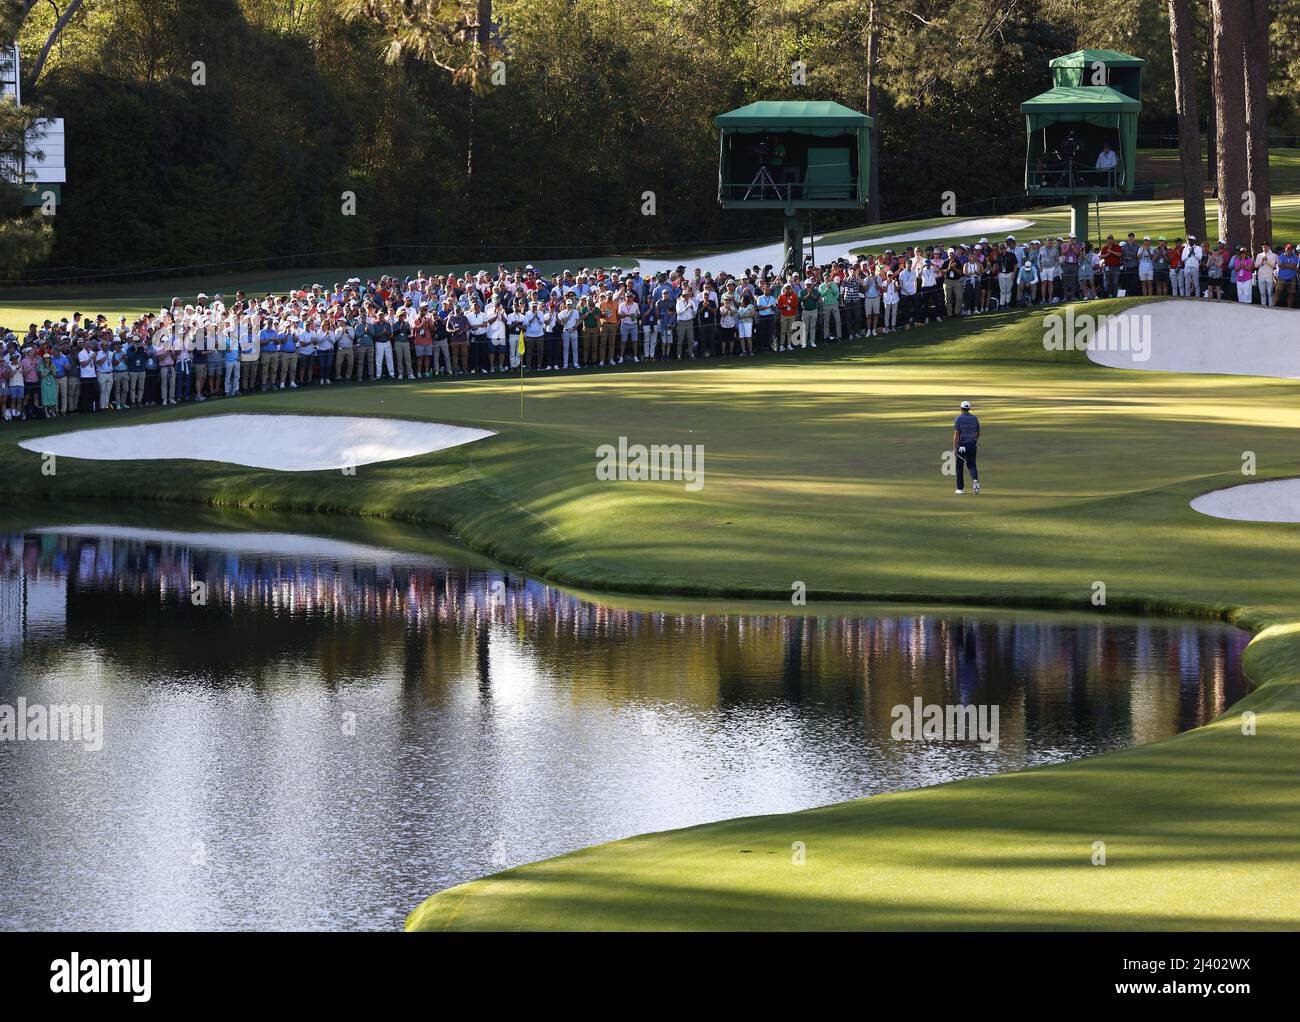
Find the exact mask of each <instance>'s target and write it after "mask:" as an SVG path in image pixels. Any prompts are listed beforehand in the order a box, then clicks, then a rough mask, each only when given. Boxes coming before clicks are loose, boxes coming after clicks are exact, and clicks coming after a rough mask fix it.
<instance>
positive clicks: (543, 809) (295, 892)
mask: <svg viewBox="0 0 1300 1022" xmlns="http://www.w3.org/2000/svg"><path fill="white" fill-rule="evenodd" d="M200 519H201V520H200ZM46 521H47V522H48V521H50V519H49V518H46ZM63 521H64V522H66V524H47V525H46V526H45V527H43V528H40V529H32V528H18V527H10V528H8V531H4V532H3V533H0V712H3V707H8V708H9V712H10V715H11V716H10V721H11V724H13V723H14V722H17V724H18V729H19V730H21V725H22V723H23V721H24V720H26V721H27V725H28V731H27V733H26V736H25V739H26V740H16V736H15V735H14V734H10V735H9V736H8V737H9V738H10V739H13V740H5V741H0V782H2V784H0V872H2V873H3V875H4V876H5V877H6V880H7V882H6V883H5V884H3V885H0V927H3V928H4V929H6V930H11V929H64V928H77V929H82V928H84V929H381V930H384V929H388V930H391V929H395V928H398V927H400V926H401V924H402V921H403V918H404V916H405V914H406V913H407V912H409V911H410V910H411V909H412V908H414V907H415V906H416V905H417V904H418V903H419V902H420V901H421V900H423V899H424V898H425V897H426V896H428V895H429V894H431V893H432V892H434V891H436V890H438V889H441V888H444V887H447V886H450V885H452V884H456V883H459V882H462V881H465V880H470V879H473V878H475V877H479V876H482V875H484V874H487V873H492V872H496V871H498V870H500V869H503V868H505V867H507V866H510V865H514V864H517V863H522V862H528V861H532V860H536V859H540V858H544V857H548V856H552V855H557V854H560V853H562V852H566V851H569V850H572V849H575V848H579V847H582V846H585V845H590V844H594V843H598V842H602V841H608V840H612V839H615V838H619V837H625V836H629V835H632V834H639V833H644V832H647V831H655V830H665V829H669V828H675V827H683V826H688V825H691V824H697V823H702V822H706V821H711V820H719V819H724V818H728V817H735V816H742V815H755V814H764V813H780V812H788V811H791V810H797V809H803V808H808V807H812V806H817V805H823V804H826V803H829V802H836V801H842V800H845V799H852V798H858V797H862V796H867V795H873V794H877V793H879V792H885V791H894V790H898V789H902V788H910V787H916V786H920V785H928V784H935V783H939V782H942V781H948V780H953V779H956V778H963V777H971V776H977V775H982V774H991V773H996V772H1002V771H1007V770H1014V769H1017V768H1020V767H1025V766H1030V765H1034V764H1040V763H1050V762H1059V761H1064V760H1069V759H1073V758H1077V757H1081V756H1090V755H1094V754H1097V753H1101V752H1105V751H1108V750H1111V749H1118V748H1122V747H1124V746H1128V745H1132V744H1135V743H1141V742H1150V741H1154V740H1157V739H1160V738H1164V737H1167V736H1169V735H1172V734H1174V733H1176V732H1178V731H1181V730H1184V729H1187V728H1190V727H1195V726H1197V725H1199V724H1202V723H1204V722H1206V721H1208V720H1210V719H1212V718H1213V717H1215V716H1216V715H1218V714H1219V713H1220V712H1222V711H1223V710H1224V709H1226V708H1227V707H1228V706H1229V705H1231V704H1232V703H1233V702H1234V701H1235V700H1236V699H1238V698H1239V697H1240V696H1242V695H1243V694H1244V693H1245V691H1246V684H1245V682H1244V681H1243V678H1242V673H1241V653H1242V650H1243V648H1244V647H1245V644H1246V642H1247V641H1248V638H1249V637H1248V636H1247V635H1246V634H1245V633H1243V632H1241V631H1238V630H1236V629H1232V628H1229V627H1226V626H1222V625H1217V624H1208V623H1188V622H1180V621H1163V620H1153V619H1147V620H1142V619H1134V618H1124V617H1119V616H1115V615H1112V614H1109V613H1107V612H1105V611H1104V610H1099V611H1098V612H1097V613H1095V614H1092V615H1074V616H1063V615H1047V614H1035V613H1028V612H1024V613H1022V612H1011V611H998V612H972V611H964V610H951V609H941V608H929V609H927V608H897V607H871V606H866V607H857V608H852V607H849V608H846V607H835V608H831V609H826V608H821V607H819V606H817V605H810V606H808V607H791V606H788V605H778V604H760V603H737V604H734V605H731V606H723V607H715V606H708V607H700V606H696V605H691V604H688V603H686V602H684V601H680V602H679V601H659V602H657V603H654V602H637V601H624V600H622V599H621V598H620V599H619V600H615V601H611V602H609V603H605V602H601V601H597V600H593V599H589V598H585V597H583V596H579V595H574V594H570V593H566V592H564V591H562V590H558V589H555V588H552V587H549V586H547V585H545V584H542V583H540V582H538V581H536V580H533V579H530V578H529V577H527V576H525V575H522V574H519V573H518V572H515V571H511V570H509V569H504V568H502V567H500V566H497V565H494V564H493V563H492V562H489V561H486V560H484V559H482V558H479V557H477V556H475V555H473V554H470V553H468V552H466V551H463V550H460V549H458V548H457V547H456V546H455V545H454V544H452V543H451V542H443V541H434V540H431V539H429V538H428V536H427V533H420V534H419V536H420V537H422V538H421V539H419V540H418V541H417V540H416V539H414V538H412V537H413V536H415V535H416V534H415V533H413V532H412V533H411V534H410V535H407V534H406V533H403V531H402V530H401V529H400V528H399V527H397V526H392V525H384V526H380V525H374V526H373V527H367V525H366V524H365V523H360V524H355V523H354V524H351V525H348V526H347V527H346V528H347V530H348V531H346V533H340V531H339V530H338V528H335V527H327V526H326V525H324V524H323V523H322V522H321V520H320V519H317V518H307V519H305V520H302V519H292V518H291V519H276V520H275V521H274V522H273V523H272V524H271V525H269V526H268V524H267V522H266V521H265V520H262V519H259V520H257V521H253V522H250V521H247V520H245V519H244V518H241V517H237V516H231V517H229V518H223V517H220V516H217V515H214V514H211V513H206V514H205V515H203V516H199V515H194V516H190V517H189V518H186V519H185V521H186V523H187V525H188V529H187V530H182V529H179V528H176V527H172V525H171V524H169V525H167V526H164V525H163V524H161V523H162V522H163V521H164V519H163V518H162V517H161V516H152V517H151V518H148V519H142V518H140V517H137V518H136V519H135V520H134V521H133V522H132V523H130V524H122V523H121V522H120V520H119V521H115V522H114V523H113V524H105V523H108V522H109V521H110V516H109V515H107V514H101V515H100V517H98V518H93V519H92V518H83V519H82V520H81V523H80V524H79V523H78V522H77V520H76V518H75V516H73V517H69V516H68V515H67V514H65V515H64V516H63ZM88 521H89V522H94V524H84V523H85V522H88ZM172 521H173V520H170V519H169V520H168V522H169V523H171V522H172ZM196 529H198V530H199V531H195V530H196ZM331 529H334V531H331ZM376 537H378V538H379V539H380V540H382V542H376V541H375V538H376ZM390 541H400V542H399V543H396V545H394V544H393V543H390ZM60 706H73V707H80V708H84V710H85V712H86V716H85V718H84V722H85V725H86V730H85V733H83V734H81V735H80V738H81V740H79V741H78V740H72V739H73V738H74V737H75V736H73V735H72V734H70V733H69V732H68V730H67V718H66V717H65V718H64V720H63V724H64V731H63V733H62V734H56V733H55V732H56V730H57V728H55V727H54V726H53V721H54V719H55V717H54V714H55V712H56V711H55V710H54V708H55V707H60ZM954 706H972V707H978V708H980V711H979V712H980V718H979V719H980V720H981V721H983V722H984V723H986V724H989V723H992V724H995V725H996V730H995V732H994V734H993V737H994V738H995V740H993V741H990V740H988V739H989V737H990V733H989V732H988V731H987V729H986V731H985V732H984V733H983V734H982V735H978V736H977V735H973V734H970V733H967V734H965V735H962V734H960V733H956V734H952V733H948V732H944V733H942V734H937V735H933V736H930V737H926V735H925V734H924V733H922V729H921V727H920V726H919V724H920V722H919V720H918V721H917V727H916V728H915V729H914V730H913V731H912V732H908V731H907V730H906V725H905V723H904V722H906V721H908V720H911V719H912V718H913V717H915V715H916V713H917V711H920V713H921V716H922V717H924V716H926V715H927V714H928V712H929V711H928V708H929V707H939V708H940V712H941V713H942V712H943V708H945V707H954ZM33 707H44V708H46V709H45V710H43V711H42V712H45V713H47V714H48V719H49V721H50V722H51V726H50V727H49V728H48V729H47V733H46V734H45V736H44V737H45V740H40V737H41V736H40V734H39V733H38V731H37V730H36V729H35V727H34V725H33V724H32V721H33V720H34V718H33V716H32V714H33V712H34V711H33ZM92 707H93V708H95V712H96V713H99V714H101V716H100V717H99V718H98V719H99V720H101V721H102V726H101V727H100V728H99V729H98V731H96V730H95V726H94V721H95V719H96V718H95V717H94V716H93V714H92V713H91V708H92ZM900 708H902V709H900ZM994 713H996V717H994V716H993V714H994ZM949 718H951V713H949ZM80 721H81V719H80V718H79V719H78V722H80ZM900 728H904V730H903V731H902V732H901V733H900ZM92 732H95V733H94V734H92ZM56 738H57V739H61V740H54V739H56ZM96 746H102V747H96Z"/></svg>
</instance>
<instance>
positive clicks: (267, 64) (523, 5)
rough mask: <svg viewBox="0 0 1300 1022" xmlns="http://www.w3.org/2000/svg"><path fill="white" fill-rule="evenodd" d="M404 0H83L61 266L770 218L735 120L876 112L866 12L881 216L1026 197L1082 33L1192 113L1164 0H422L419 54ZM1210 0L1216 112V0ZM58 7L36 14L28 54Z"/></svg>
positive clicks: (1286, 90)
mask: <svg viewBox="0 0 1300 1022" xmlns="http://www.w3.org/2000/svg"><path fill="white" fill-rule="evenodd" d="M7 2H10V3H13V2H15V0H7ZM386 6H391V5H385V4H384V3H383V2H382V0H380V2H378V3H373V2H367V0H359V2H358V0H202V2H199V3H186V2H183V0H84V2H83V3H82V4H81V5H80V7H79V8H78V9H77V10H76V11H75V12H74V13H72V14H71V15H70V16H69V17H68V18H67V22H66V25H65V26H64V27H63V29H62V31H61V33H60V34H59V35H58V38H57V41H56V42H54V43H53V44H52V45H51V46H50V48H49V54H48V59H47V61H46V63H45V66H44V69H43V71H42V73H41V76H40V79H39V81H36V82H34V83H32V85H31V87H30V88H29V89H28V90H27V94H28V96H29V97H30V98H32V99H33V100H38V101H39V102H40V104H41V105H42V106H43V107H44V108H45V109H46V110H47V111H49V112H50V113H52V114H54V115H56V116H63V117H64V118H66V120H67V131H68V142H69V148H68V152H67V165H68V184H67V186H66V188H65V189H64V204H63V206H62V208H61V209H60V210H59V213H58V216H57V217H56V218H55V223H54V237H53V245H52V248H51V249H50V251H49V253H48V256H46V257H45V258H44V260H43V266H44V267H45V268H46V271H45V272H48V273H50V274H56V273H60V272H64V270H62V269H61V268H66V267H81V268H106V269H108V268H111V269H113V270H116V271H119V272H142V271H146V270H157V269H165V268H181V267H195V266H201V265H215V264H223V265H224V264H237V263H243V264H245V265H249V266H254V265H257V263H258V262H259V261H265V262H269V263H274V264H277V265H307V264H322V263H325V264H331V263H332V264H348V263H364V262H421V261H423V262H426V263H434V262H449V261H455V260H460V259H475V260H477V259H483V260H489V259H493V258H497V257H515V256H518V255H521V254H535V255H542V256H545V255H554V256H556V257H559V256H564V257H566V258H568V257H576V258H580V257H581V256H582V255H584V254H589V255H592V256H595V255H597V254H605V253H609V252H632V251H635V250H637V249H641V248H647V247H653V246H655V245H663V244H667V243H672V244H675V245H681V244H690V243H694V242H698V243H702V244H707V243H710V242H715V241H723V240H729V239H739V238H757V237H764V238H766V237H770V236H772V235H773V234H775V233H776V232H777V231H778V230H779V227H778V223H779V221H778V220H777V219H776V217H775V216H772V215H761V214H742V213H734V212H728V213H724V212H723V211H721V210H720V209H719V208H718V207H717V203H716V189H717V163H716V161H717V139H716V133H715V129H714V127H713V123H712V120H713V117H714V116H715V115H716V114H717V113H719V112H721V111H724V110H727V109H731V108H733V107H736V106H740V105H743V104H744V103H747V102H751V101H753V100H755V99H760V98H761V99H835V100H838V101H839V102H842V103H845V104H847V105H849V106H852V107H855V108H858V109H866V108H867V106H868V103H869V95H868V93H869V86H870V83H869V80H868V79H869V74H868V71H869V67H868V61H867V53H868V41H869V39H868V29H869V25H871V24H874V25H875V29H876V32H877V33H878V40H877V52H878V62H877V64H876V65H875V67H874V68H873V69H871V71H872V73H871V76H870V77H871V78H872V79H874V84H875V89H876V97H875V98H876V103H877V108H878V109H877V113H878V125H879V129H880V134H879V139H878V142H879V158H880V159H879V164H880V177H879V190H880V199H881V203H880V209H879V213H880V215H881V216H883V217H884V218H892V217H898V216H920V215H938V213H939V212H940V204H941V201H942V200H941V196H942V194H943V193H944V192H946V191H950V190H951V191H953V192H955V193H956V196H957V203H958V212H959V213H961V212H963V206H964V205H965V209H966V210H967V211H970V212H984V211H985V209H984V208H981V207H977V206H975V205H974V204H975V202H976V200H979V199H983V198H986V197H989V196H1012V195H1015V194H1017V193H1019V192H1020V191H1021V190H1022V183H1023V161H1024V136H1023V127H1022V121H1021V119H1020V115H1019V112H1018V110H1019V104H1020V102H1021V101H1022V100H1024V99H1025V98H1028V97H1029V96H1032V95H1034V94H1035V93H1037V92H1040V91H1042V90H1043V89H1045V88H1047V86H1048V84H1049V82H1048V71H1047V61H1048V60H1049V59H1050V58H1051V57H1053V56H1056V55H1059V54H1061V53H1064V52H1067V51H1069V50H1072V49H1075V48H1078V47H1080V46H1084V45H1086V46H1092V47H1101V46H1109V47H1112V48H1115V49H1121V50H1126V51H1129V52H1133V53H1135V54H1137V55H1139V56H1142V57H1145V58H1146V59H1147V60H1148V62H1149V63H1148V67H1147V75H1146V82H1145V89H1144V96H1143V99H1144V102H1145V108H1144V129H1143V130H1144V132H1151V133H1167V134H1170V135H1173V134H1175V133H1176V131H1177V120H1176V113H1177V111H1176V105H1175V95H1176V92H1175V75H1174V65H1173V59H1172V57H1171V50H1170V33H1169V22H1168V10H1167V6H1166V4H1165V3H1164V2H1161V0H1142V2H1137V0H1134V2H1120V3H1114V2H1113V0H1111V2H1102V0H909V2H908V3H905V4H901V5H900V4H885V3H881V4H873V3H872V2H871V0H830V2H827V0H767V2H758V0H643V2H641V3H637V4H627V3H626V2H625V0H497V2H496V3H484V2H482V0H447V2H443V3H430V4H428V5H427V8H426V9H428V10H431V11H433V12H434V13H435V14H436V15H438V17H440V18H444V21H445V24H442V23H440V27H439V29H438V33H436V39H437V42H438V48H437V51H436V52H433V50H434V48H433V47H430V48H429V52H425V53H416V52H411V49H410V47H409V45H408V46H407V47H406V48H404V47H403V46H402V45H401V43H402V42H403V40H404V39H405V41H406V42H407V43H408V44H409V43H410V41H411V40H412V39H414V38H417V37H418V33H416V34H412V33H410V32H408V33H407V35H406V36H402V35H401V33H400V32H399V31H398V29H400V28H401V26H394V25H393V24H392V23H391V22H389V23H385V22H384V21H383V17H382V16H383V13H384V9H385V7H386ZM421 6H422V5H419V4H417V5H415V7H417V8H419V7H421ZM1193 6H1194V7H1195V8H1197V10H1195V11H1193V16H1192V17H1191V19H1190V24H1189V25H1188V29H1187V31H1188V33H1189V35H1188V38H1189V41H1190V45H1191V47H1192V49H1193V50H1194V51H1195V53H1196V55H1197V56H1196V59H1195V60H1194V61H1193V62H1192V63H1193V64H1194V65H1195V72H1196V75H1197V80H1196V83H1195V88H1196V90H1197V92H1198V93H1199V96H1200V109H1201V110H1210V109H1212V108H1213V102H1212V98H1211V94H1210V92H1209V90H1208V82H1209V80H1210V79H1209V75H1208V74H1207V71H1206V68H1205V66H1204V58H1205V56H1206V55H1208V53H1209V52H1210V45H1209V39H1210V29H1209V25H1210V18H1209V11H1208V5H1207V3H1206V2H1205V0H1193ZM1297 6H1300V0H1276V2H1275V3H1274V5H1273V7H1274V14H1273V18H1274V24H1273V26H1272V34H1273V39H1274V44H1275V50H1276V51H1277V64H1278V72H1279V73H1277V74H1275V76H1274V77H1275V79H1276V80H1275V81H1274V82H1272V83H1271V84H1270V94H1269V97H1268V98H1269V110H1270V126H1271V127H1272V128H1274V129H1275V130H1278V131H1282V132H1297V133H1300V111H1298V110H1297V106H1296V98H1297V93H1298V91H1300V86H1297V85H1296V79H1294V78H1293V77H1291V76H1289V74H1287V73H1286V72H1288V71H1289V68H1290V63H1291V62H1293V61H1294V60H1295V59H1296V58H1295V57H1294V55H1293V53H1292V48H1291V46H1290V44H1289V40H1290V39H1293V38H1294V37H1295V29H1296V28H1297V27H1300V24H1298V23H1300V17H1297V11H1296V8H1297ZM410 7H411V5H407V4H405V3H404V2H403V3H400V4H397V5H396V6H395V7H392V9H393V10H406V9H410ZM873 8H874V21H873V19H872V16H871V15H872V9H873ZM485 9H486V11H487V13H488V14H489V16H490V22H489V24H488V25H487V26H486V27H484V26H481V25H479V24H478V21H476V18H479V17H481V15H483V13H484V11H485ZM65 13H66V5H65ZM444 16H445V17H444ZM55 17H56V15H55V13H54V10H53V9H51V10H49V11H45V10H44V8H33V9H32V11H31V13H30V14H29V16H28V18H27V21H26V22H25V23H24V27H23V30H22V34H21V36H20V41H21V43H22V45H23V49H24V53H25V54H28V53H31V54H35V53H37V52H39V51H40V50H41V49H42V48H43V47H44V45H45V44H46V42H47V40H48V39H49V37H50V36H49V34H50V30H51V28H52V27H53V23H54V20H55ZM457 19H460V20H457ZM1288 33H1289V35H1288ZM428 35H429V33H428V32H427V31H426V32H425V36H426V37H428ZM1283 40H1286V41H1287V44H1286V45H1285V46H1283V45H1282V41H1283ZM476 49H477V56H473V53H474V51H475V50H476ZM431 53H432V55H433V57H434V59H430V56H431ZM467 53H469V54H471V56H469V57H467V56H466V54H467ZM493 59H496V60H499V61H500V63H499V65H493V64H492V60H493ZM796 61H800V62H802V67H803V69H804V73H803V79H802V81H797V79H798V78H799V76H798V75H796V74H795V73H793V69H794V68H795V62H796ZM196 62H199V63H196ZM467 67H468V68H470V69H471V71H472V73H463V72H464V69H465V68H467ZM1170 144H1171V145H1173V144H1175V143H1173V142H1172V141H1171V143H1170ZM646 192H653V193H654V211H655V212H654V215H646V214H645V212H644V209H645V201H644V195H645V193H646ZM349 194H350V195H354V196H355V215H345V213H346V212H347V207H348V203H347V195H349ZM1003 208H1008V207H1007V206H1004V207H1003ZM862 219H863V215H862V214H856V215H853V214H846V215H844V216H841V217H839V218H838V220H839V222H841V223H851V222H860V221H861V220H862ZM835 222H836V221H835V219H833V218H832V217H831V216H830V215H827V216H826V217H825V218H824V219H823V218H819V220H818V224H817V226H818V228H819V229H821V228H825V227H830V226H833V225H834V223H835ZM8 265H11V266H12V265H13V262H10V263H9V264H8ZM35 276H39V274H35Z"/></svg>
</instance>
